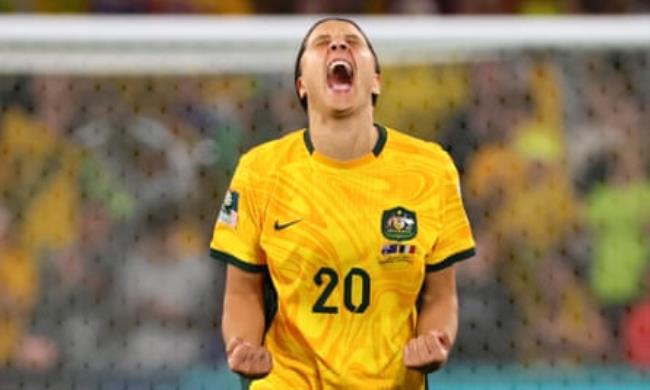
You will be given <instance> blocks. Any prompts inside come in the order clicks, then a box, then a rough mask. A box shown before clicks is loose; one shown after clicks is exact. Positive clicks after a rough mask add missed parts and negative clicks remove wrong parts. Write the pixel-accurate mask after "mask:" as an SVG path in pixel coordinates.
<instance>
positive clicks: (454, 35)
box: [0, 16, 650, 74]
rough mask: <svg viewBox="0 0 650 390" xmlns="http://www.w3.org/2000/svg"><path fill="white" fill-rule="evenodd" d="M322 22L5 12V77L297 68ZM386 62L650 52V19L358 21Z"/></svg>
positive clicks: (1, 22) (1, 52) (1, 28)
mask: <svg viewBox="0 0 650 390" xmlns="http://www.w3.org/2000/svg"><path fill="white" fill-rule="evenodd" d="M317 18H318V17H317V16H296V17H294V16H279V17H276V16H256V17H202V16H199V17H195V16H173V17H167V16H162V17H159V16H144V17H143V16H121V17H113V16H64V17H60V16H0V72H1V73H5V74H11V73H17V72H29V73H31V72H47V73H57V72H63V73H74V74H106V73H113V74H115V73H117V74H137V73H150V74H151V73H153V74H192V73H201V74H210V73H221V72H234V73H242V72H246V73H251V72H252V73H260V72H261V73H267V72H287V71H288V70H290V69H291V66H292V65H293V60H294V57H295V54H296V51H297V48H298V45H299V44H300V38H301V37H302V36H303V35H304V34H305V32H306V30H307V28H308V27H309V26H310V25H311V23H313V21H314V20H316V19H317ZM353 18H354V19H355V20H356V21H358V22H359V24H360V25H361V26H362V28H364V30H365V31H366V32H367V34H368V35H369V37H370V38H371V39H372V42H373V44H374V45H375V46H376V49H377V51H378V54H379V56H380V58H381V61H382V63H383V64H387V65H390V64H409V63H429V62H434V63H435V62H453V61H459V60H463V59H467V57H476V56H481V55H493V54H495V53H500V52H503V51H508V50H514V49H547V48H555V49H582V50H585V49H608V48H610V49H611V48H641V47H643V48H647V47H650V17H647V16H625V17H541V18H525V17H490V18H485V17H453V18H441V17H434V16H417V17H406V16H390V17H371V16H353Z"/></svg>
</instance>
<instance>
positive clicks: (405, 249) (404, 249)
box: [399, 245, 415, 254]
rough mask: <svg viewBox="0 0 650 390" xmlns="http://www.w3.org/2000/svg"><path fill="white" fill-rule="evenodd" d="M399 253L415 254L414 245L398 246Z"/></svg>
mask: <svg viewBox="0 0 650 390" xmlns="http://www.w3.org/2000/svg"><path fill="white" fill-rule="evenodd" d="M399 253H408V254H413V253H415V245H400V246H399Z"/></svg>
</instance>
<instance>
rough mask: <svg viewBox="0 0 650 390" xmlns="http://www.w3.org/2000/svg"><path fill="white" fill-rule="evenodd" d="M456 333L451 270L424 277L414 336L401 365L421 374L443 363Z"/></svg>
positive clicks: (454, 284)
mask: <svg viewBox="0 0 650 390" xmlns="http://www.w3.org/2000/svg"><path fill="white" fill-rule="evenodd" d="M457 330H458V299H457V296H456V277H455V271H454V267H447V268H445V269H443V270H440V271H437V272H429V273H427V275H426V277H425V280H424V286H423V291H422V306H421V308H420V312H419V315H418V322H417V328H416V336H415V337H414V338H412V339H411V340H410V341H409V342H408V343H407V344H406V346H405V347H404V364H405V365H406V366H407V367H408V368H412V369H417V370H420V371H423V372H431V371H435V370H437V369H438V368H440V367H442V365H443V364H444V363H445V362H446V361H447V357H448V355H449V350H450V349H451V346H452V344H453V342H454V340H455V339H456V332H457Z"/></svg>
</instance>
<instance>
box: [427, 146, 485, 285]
mask: <svg viewBox="0 0 650 390" xmlns="http://www.w3.org/2000/svg"><path fill="white" fill-rule="evenodd" d="M446 158H447V160H448V163H447V165H448V169H446V172H447V174H446V175H445V176H446V177H445V179H444V181H443V183H442V186H441V189H440V191H441V202H440V206H439V215H438V218H439V225H440V231H439V233H438V238H437V239H436V242H435V243H434V245H433V248H431V252H429V254H428V255H427V261H426V270H427V272H430V271H437V270H440V269H443V268H445V267H448V266H450V265H452V264H454V263H456V262H458V261H461V260H465V259H467V258H469V257H472V256H474V254H475V249H474V246H475V244H474V238H473V237H472V229H471V227H470V225H469V220H468V218H467V214H466V213H465V208H464V206H463V200H462V198H461V191H460V181H459V178H458V171H457V170H456V167H455V166H454V162H453V161H452V159H451V157H449V155H447V154H446Z"/></svg>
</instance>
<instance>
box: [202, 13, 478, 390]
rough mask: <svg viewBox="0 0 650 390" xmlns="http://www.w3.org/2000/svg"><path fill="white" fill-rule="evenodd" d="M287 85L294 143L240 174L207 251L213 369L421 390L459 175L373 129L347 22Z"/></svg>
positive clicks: (438, 320)
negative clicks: (300, 115) (211, 268)
mask: <svg viewBox="0 0 650 390" xmlns="http://www.w3.org/2000/svg"><path fill="white" fill-rule="evenodd" d="M295 71H296V73H295V84H296V91H297V93H298V97H299V99H300V101H301V104H302V105H303V107H304V108H305V109H306V111H307V114H308V118H309V127H308V128H307V129H303V130H299V131H296V132H293V133H291V134H289V135H287V136H285V137H283V138H281V139H279V140H275V141H272V142H269V143H266V144H263V145H261V146H258V147H256V148H254V149H252V150H251V151H249V152H248V153H246V154H245V155H244V156H243V157H242V158H241V159H240V162H239V165H238V167H237V170H236V172H235V175H234V177H233V179H232V183H231V186H230V189H229V191H228V193H227V195H226V200H225V201H224V204H223V206H222V207H221V210H220V213H219V217H218V219H217V222H216V226H215V230H214V236H213V240H212V243H211V254H212V256H213V257H215V258H217V259H220V260H224V261H226V262H228V268H227V281H226V292H225V302H224V313H223V322H222V327H223V336H224V339H225V342H226V345H227V356H228V364H229V366H230V368H231V370H233V371H235V372H237V373H240V374H241V375H243V376H245V377H248V378H253V379H256V380H254V381H253V382H252V384H251V388H253V389H289V388H297V389H298V388H299V389H307V388H341V389H357V388H358V389H396V388H399V389H422V388H424V386H425V375H426V373H429V372H431V371H433V370H435V369H437V368H438V367H440V366H441V365H442V364H443V363H444V362H445V361H446V360H447V357H448V354H449V350H450V348H451V346H452V344H453V342H454V339H455V337H456V330H457V315H458V314H457V312H458V309H457V298H456V286H455V275H454V267H453V266H452V265H453V264H454V263H455V262H457V261H460V260H463V259H466V258H468V257H470V256H472V255H473V253H474V241H473V239H472V234H471V231H470V226H469V223H468V220H467V217H466V214H465V211H464V209H463V205H462V202H461V198H460V191H459V182H458V174H457V172H456V169H455V167H454V165H453V162H452V160H451V159H450V157H449V156H448V154H447V153H445V152H444V151H443V150H442V149H441V148H440V147H439V146H438V145H436V144H433V143H428V142H424V141H421V140H418V139H415V138H412V137H410V136H407V135H405V134H402V133H400V132H398V131H396V130H393V129H387V128H385V127H383V126H381V125H378V124H374V121H373V116H374V104H375V101H376V99H377V97H378V95H379V93H380V86H381V85H380V75H379V64H378V61H377V57H376V54H375V52H374V50H373V48H372V46H371V44H370V42H369V41H368V39H367V38H366V36H365V34H364V33H363V32H362V31H361V29H360V28H359V26H357V25H356V24H355V23H354V22H352V21H350V20H346V19H340V18H328V19H323V20H321V21H319V22H317V23H316V24H315V25H314V26H313V27H312V28H311V29H310V30H309V32H308V33H307V35H306V36H305V38H304V40H303V43H302V47H301V49H300V52H299V53H298V58H297V61H296V69H295ZM265 286H266V287H268V288H265ZM269 304H271V305H269Z"/></svg>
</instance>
